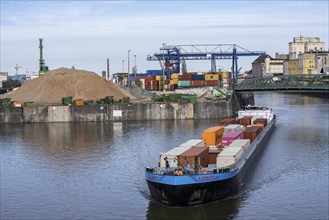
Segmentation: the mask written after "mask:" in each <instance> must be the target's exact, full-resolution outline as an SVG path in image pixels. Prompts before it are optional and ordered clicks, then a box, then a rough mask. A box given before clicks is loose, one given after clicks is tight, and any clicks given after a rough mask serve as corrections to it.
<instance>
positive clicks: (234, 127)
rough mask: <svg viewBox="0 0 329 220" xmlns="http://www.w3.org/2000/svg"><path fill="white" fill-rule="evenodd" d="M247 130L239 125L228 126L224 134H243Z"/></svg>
mask: <svg viewBox="0 0 329 220" xmlns="http://www.w3.org/2000/svg"><path fill="white" fill-rule="evenodd" d="M244 130H245V128H244V127H243V126H241V125H238V124H230V125H227V126H226V127H225V128H224V134H226V133H228V132H231V131H241V132H243V131H244Z"/></svg>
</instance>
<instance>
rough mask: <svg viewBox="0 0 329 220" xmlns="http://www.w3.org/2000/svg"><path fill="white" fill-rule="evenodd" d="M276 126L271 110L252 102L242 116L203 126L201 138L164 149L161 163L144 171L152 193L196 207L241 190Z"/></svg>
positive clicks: (168, 202) (171, 202)
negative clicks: (205, 127) (266, 140)
mask: <svg viewBox="0 0 329 220" xmlns="http://www.w3.org/2000/svg"><path fill="white" fill-rule="evenodd" d="M274 125H275V115H274V114H273V111H272V109H268V108H266V107H256V106H247V107H244V108H243V109H241V110H240V111H239V113H238V118H236V119H233V118H231V119H225V120H222V121H221V122H220V124H219V125H218V126H214V127H211V128H208V129H206V130H204V131H203V132H202V139H193V140H189V141H187V142H185V143H183V144H181V145H179V146H178V147H175V148H173V149H171V150H170V151H168V152H166V153H161V154H160V161H159V163H158V166H157V167H155V168H150V167H146V170H145V179H146V182H147V185H148V187H149V190H150V193H151V197H152V198H153V199H154V200H155V201H157V202H160V203H163V204H166V205H169V206H191V205H200V204H203V203H207V202H211V201H216V200H220V199H223V198H226V197H228V196H231V195H233V194H236V193H237V192H238V191H239V189H240V187H241V186H242V185H243V183H244V181H245V177H246V175H248V173H249V172H250V171H249V167H250V166H251V165H252V163H253V161H254V158H255V156H256V155H257V153H258V152H259V150H260V149H261V148H263V147H264V146H263V145H264V144H262V142H264V140H265V139H266V137H267V136H268V134H269V133H270V132H271V130H272V129H273V127H274Z"/></svg>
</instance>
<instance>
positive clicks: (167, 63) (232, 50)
mask: <svg viewBox="0 0 329 220" xmlns="http://www.w3.org/2000/svg"><path fill="white" fill-rule="evenodd" d="M263 54H266V52H265V51H250V50H247V49H245V48H243V47H240V46H238V45H236V44H194V45H166V44H163V46H162V47H161V48H160V52H159V53H155V54H153V56H150V55H148V56H147V60H148V61H159V62H160V66H161V69H162V70H163V71H164V73H165V74H166V76H167V77H170V75H171V74H173V73H180V64H181V61H182V60H211V71H213V72H216V60H218V59H232V69H231V74H232V79H233V80H234V81H237V79H238V57H242V56H260V55H263Z"/></svg>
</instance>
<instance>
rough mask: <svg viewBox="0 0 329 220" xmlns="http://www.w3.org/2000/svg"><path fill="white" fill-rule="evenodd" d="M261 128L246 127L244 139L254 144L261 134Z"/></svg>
mask: <svg viewBox="0 0 329 220" xmlns="http://www.w3.org/2000/svg"><path fill="white" fill-rule="evenodd" d="M260 131H261V130H260V127H246V130H244V131H243V134H242V137H243V139H249V140H250V143H252V142H253V141H254V140H255V139H256V138H257V136H258V135H259V133H260Z"/></svg>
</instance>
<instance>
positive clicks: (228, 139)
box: [222, 131, 242, 147]
mask: <svg viewBox="0 0 329 220" xmlns="http://www.w3.org/2000/svg"><path fill="white" fill-rule="evenodd" d="M241 138H242V132H240V131H231V132H228V133H226V134H224V136H223V138H222V146H223V147H227V146H228V145H230V144H231V143H232V142H233V141H234V140H236V139H241Z"/></svg>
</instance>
